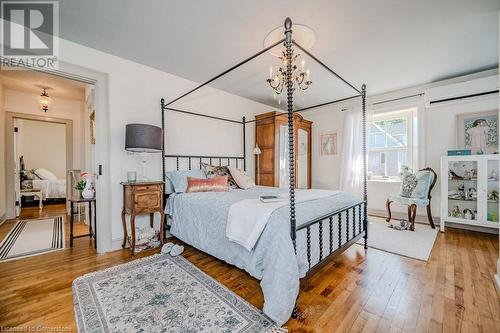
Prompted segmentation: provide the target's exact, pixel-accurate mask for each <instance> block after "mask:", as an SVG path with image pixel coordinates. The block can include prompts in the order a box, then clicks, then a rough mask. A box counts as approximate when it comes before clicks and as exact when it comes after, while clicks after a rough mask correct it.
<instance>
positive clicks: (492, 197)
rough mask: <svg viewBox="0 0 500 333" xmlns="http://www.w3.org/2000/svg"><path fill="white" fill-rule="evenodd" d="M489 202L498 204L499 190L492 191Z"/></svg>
mask: <svg viewBox="0 0 500 333" xmlns="http://www.w3.org/2000/svg"><path fill="white" fill-rule="evenodd" d="M488 200H493V201H496V202H498V191H497V190H493V191H491V192H490V194H488Z"/></svg>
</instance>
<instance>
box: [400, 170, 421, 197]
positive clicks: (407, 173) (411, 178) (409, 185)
mask: <svg viewBox="0 0 500 333" xmlns="http://www.w3.org/2000/svg"><path fill="white" fill-rule="evenodd" d="M400 177H401V196H402V197H405V198H410V197H411V195H412V193H413V190H414V189H415V187H416V186H417V175H416V174H415V173H414V172H413V171H412V170H411V169H410V168H409V167H407V166H402V167H401V173H400Z"/></svg>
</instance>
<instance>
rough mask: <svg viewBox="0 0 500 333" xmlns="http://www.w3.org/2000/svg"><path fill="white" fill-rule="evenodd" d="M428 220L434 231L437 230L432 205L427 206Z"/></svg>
mask: <svg viewBox="0 0 500 333" xmlns="http://www.w3.org/2000/svg"><path fill="white" fill-rule="evenodd" d="M427 218H428V219H429V223H430V224H431V227H432V229H436V226H435V225H434V221H433V220H432V213H431V203H430V202H429V204H428V205H427Z"/></svg>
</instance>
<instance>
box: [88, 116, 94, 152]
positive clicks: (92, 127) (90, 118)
mask: <svg viewBox="0 0 500 333" xmlns="http://www.w3.org/2000/svg"><path fill="white" fill-rule="evenodd" d="M89 120H90V121H89V124H90V143H91V144H93V145H95V111H92V112H91V113H90V116H89Z"/></svg>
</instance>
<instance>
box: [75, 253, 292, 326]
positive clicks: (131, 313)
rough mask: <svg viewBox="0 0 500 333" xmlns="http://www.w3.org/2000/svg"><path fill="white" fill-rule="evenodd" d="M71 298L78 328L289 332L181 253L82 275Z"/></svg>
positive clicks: (141, 260) (76, 281)
mask: <svg viewBox="0 0 500 333" xmlns="http://www.w3.org/2000/svg"><path fill="white" fill-rule="evenodd" d="M73 299H74V303H75V315H76V320H77V325H78V330H79V332H185V333H194V332H213V333H216V332H217V333H223V332H227V333H229V332H245V333H250V332H251V333H259V332H286V330H284V329H282V328H278V327H276V326H275V325H274V322H273V321H272V320H271V319H269V318H267V317H266V316H265V315H264V314H263V313H262V312H261V311H259V310H257V309H256V308H255V307H253V306H252V305H251V304H249V303H247V302H246V301H245V300H243V299H242V298H240V297H239V296H237V295H236V294H234V293H233V292H232V291H230V290H229V289H227V288H226V287H224V286H223V285H221V284H220V283H219V282H217V281H215V280H214V279H212V278H211V277H210V276H208V275H206V274H205V273H203V272H202V271H200V270H199V269H198V268H196V267H195V266H194V265H192V264H191V263H190V262H189V261H187V260H186V259H184V258H183V257H182V256H177V257H171V256H170V255H164V254H156V255H153V256H150V257H146V258H143V259H138V260H135V261H132V262H130V263H127V264H123V265H119V266H115V267H112V268H109V269H106V270H104V271H100V272H96V273H90V274H87V275H84V276H81V277H79V278H77V279H76V280H75V281H73Z"/></svg>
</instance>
